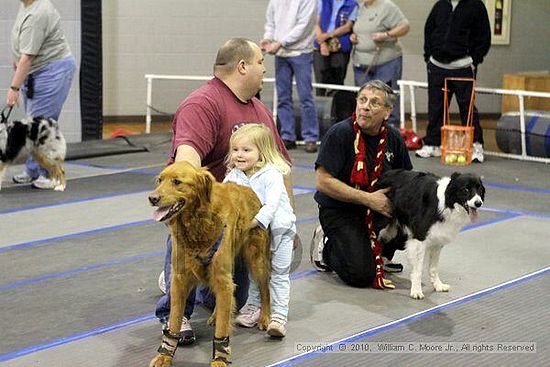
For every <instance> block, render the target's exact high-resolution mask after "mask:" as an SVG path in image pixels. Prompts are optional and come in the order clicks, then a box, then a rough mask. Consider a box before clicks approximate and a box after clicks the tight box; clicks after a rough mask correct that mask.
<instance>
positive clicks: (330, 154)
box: [314, 118, 412, 210]
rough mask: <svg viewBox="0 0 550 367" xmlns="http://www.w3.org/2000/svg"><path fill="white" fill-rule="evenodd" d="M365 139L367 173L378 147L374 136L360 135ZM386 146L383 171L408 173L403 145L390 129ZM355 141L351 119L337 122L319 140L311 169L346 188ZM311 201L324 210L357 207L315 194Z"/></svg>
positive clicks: (396, 134)
mask: <svg viewBox="0 0 550 367" xmlns="http://www.w3.org/2000/svg"><path fill="white" fill-rule="evenodd" d="M363 138H364V139H365V145H366V148H367V162H366V163H367V167H368V169H369V172H372V170H373V169H374V167H373V166H374V160H373V157H374V156H375V154H376V147H377V145H378V140H379V138H378V136H369V135H363ZM387 139H388V142H387V144H386V151H385V156H386V159H384V161H383V171H382V172H385V171H387V170H390V169H398V168H403V169H407V170H410V169H412V164H411V159H410V157H409V152H408V151H407V147H406V146H405V142H404V141H403V138H402V137H401V135H399V132H398V131H397V130H396V129H395V128H394V127H393V126H391V125H388V134H387ZM354 140H355V133H354V132H353V121H352V120H351V118H349V119H347V120H344V121H341V122H339V123H337V124H335V125H333V126H332V127H331V128H330V129H329V130H328V131H327V133H326V134H325V136H324V137H323V141H322V142H321V147H320V149H319V155H318V156H317V160H316V161H315V169H317V168H318V167H319V166H323V168H324V169H325V170H326V171H327V172H328V173H330V174H331V175H332V176H333V177H335V178H337V179H338V180H340V181H342V182H345V183H346V184H348V185H349V186H352V185H351V184H350V176H351V170H352V168H353V164H354V163H355V151H354V148H353V143H354ZM314 198H315V201H316V202H317V203H318V204H319V205H321V206H325V207H332V208H348V207H349V208H350V209H354V210H355V209H358V208H359V206H358V205H356V204H351V203H347V202H343V201H340V200H336V199H333V198H331V197H330V196H327V195H325V194H323V193H321V192H319V191H317V192H316V193H315V197H314Z"/></svg>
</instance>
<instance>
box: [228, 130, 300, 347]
mask: <svg viewBox="0 0 550 367" xmlns="http://www.w3.org/2000/svg"><path fill="white" fill-rule="evenodd" d="M229 147H230V148H229V149H230V150H229V154H228V156H227V169H228V173H227V176H226V177H225V180H224V182H227V181H231V182H235V183H237V184H240V185H245V186H249V187H251V188H252V190H254V192H255V193H256V195H257V196H258V198H259V199H260V202H261V203H262V207H261V209H260V211H259V212H258V213H257V214H256V217H255V218H254V219H253V220H252V222H251V223H250V226H251V227H252V228H253V227H256V226H260V227H261V228H264V229H267V228H268V227H270V229H271V280H270V291H271V292H270V293H271V321H270V323H269V326H268V327H267V333H268V334H269V335H270V336H275V337H284V336H285V334H286V322H287V316H288V303H289V298H290V275H289V272H290V262H291V257H292V246H293V242H294V236H295V235H296V216H295V215H294V212H293V210H292V207H291V206H290V200H289V198H288V194H287V191H286V188H285V185H284V182H283V175H286V174H290V166H289V164H288V162H287V161H286V160H285V159H284V158H283V157H282V156H281V154H280V153H279V151H278V149H277V146H276V145H275V142H274V140H273V136H272V132H271V130H269V129H268V128H267V127H266V126H264V125H260V124H247V125H244V126H242V127H240V128H239V129H238V130H237V131H235V132H234V133H233V135H232V136H231V140H230V142H229ZM259 307H260V292H259V289H258V285H257V284H255V282H253V281H252V280H251V282H250V289H249V292H248V302H247V304H246V305H245V306H244V307H243V308H242V309H241V310H240V312H239V315H238V316H237V318H236V319H235V322H236V323H237V324H238V325H241V326H244V327H254V326H256V325H257V324H258V320H259V318H260V308H259Z"/></svg>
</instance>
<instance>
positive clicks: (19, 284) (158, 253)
mask: <svg viewBox="0 0 550 367" xmlns="http://www.w3.org/2000/svg"><path fill="white" fill-rule="evenodd" d="M164 254H165V251H155V252H149V253H146V254H142V255H137V256H131V257H127V258H124V259H119V260H113V261H109V262H105V263H101V264H95V265H89V266H82V267H80V268H76V269H72V270H69V271H64V272H61V273H51V274H46V275H42V276H40V277H36V278H30V279H25V280H21V281H19V282H14V283H9V284H5V285H0V291H3V290H6V289H11V288H16V287H22V286H25V285H29V284H36V283H40V282H43V281H46V280H50V279H57V278H64V277H70V276H72V275H76V274H79V273H83V272H86V271H93V270H99V269H104V268H107V267H110V266H117V265H122V264H128V263H133V262H138V261H141V260H145V259H149V258H151V257H155V256H163V255H164Z"/></svg>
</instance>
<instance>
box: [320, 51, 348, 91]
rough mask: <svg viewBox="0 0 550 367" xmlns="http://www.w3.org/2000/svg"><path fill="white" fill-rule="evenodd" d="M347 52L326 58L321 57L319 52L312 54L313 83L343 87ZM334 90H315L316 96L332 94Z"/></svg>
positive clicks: (346, 66) (332, 54) (334, 53)
mask: <svg viewBox="0 0 550 367" xmlns="http://www.w3.org/2000/svg"><path fill="white" fill-rule="evenodd" d="M349 55H350V53H349V52H333V53H331V54H329V55H328V56H322V55H321V54H320V53H319V51H315V52H314V53H313V71H314V73H315V81H316V82H317V83H323V84H338V85H344V80H345V79H346V72H347V71H348V63H349ZM334 92H336V91H334V90H328V91H327V90H326V89H321V88H317V93H316V94H317V95H318V96H325V95H328V94H333V93H334Z"/></svg>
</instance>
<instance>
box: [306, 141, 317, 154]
mask: <svg viewBox="0 0 550 367" xmlns="http://www.w3.org/2000/svg"><path fill="white" fill-rule="evenodd" d="M305 150H306V152H307V153H317V142H315V141H309V142H306V148H305Z"/></svg>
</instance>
